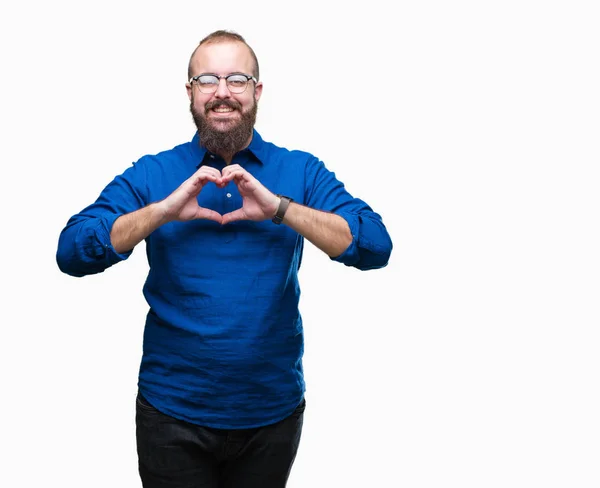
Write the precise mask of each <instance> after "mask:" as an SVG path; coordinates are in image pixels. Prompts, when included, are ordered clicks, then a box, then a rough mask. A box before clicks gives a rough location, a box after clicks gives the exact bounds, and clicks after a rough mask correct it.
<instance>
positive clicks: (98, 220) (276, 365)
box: [57, 131, 392, 429]
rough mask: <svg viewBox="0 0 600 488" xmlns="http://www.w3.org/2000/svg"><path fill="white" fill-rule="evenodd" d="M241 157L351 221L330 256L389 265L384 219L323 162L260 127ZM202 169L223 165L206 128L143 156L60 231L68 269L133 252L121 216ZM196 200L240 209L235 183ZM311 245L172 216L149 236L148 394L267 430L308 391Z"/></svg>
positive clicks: (170, 405) (282, 232)
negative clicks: (307, 254)
mask: <svg viewBox="0 0 600 488" xmlns="http://www.w3.org/2000/svg"><path fill="white" fill-rule="evenodd" d="M233 163H237V164H240V165H241V166H242V167H244V168H245V169H246V170H247V171H248V172H250V173H251V174H252V175H253V176H254V177H256V178H257V179H258V180H259V181H260V182H261V183H262V184H263V185H264V186H265V187H267V188H268V189H269V190H271V191H272V192H274V193H279V194H283V195H287V196H289V197H291V198H293V199H294V200H295V201H296V202H297V203H300V204H303V205H307V206H309V207H312V208H314V209H318V210H324V211H328V212H333V213H336V214H338V215H340V216H342V217H343V218H344V219H346V221H347V222H348V224H349V226H350V229H351V233H352V236H353V240H352V243H351V244H350V246H349V247H348V248H347V249H346V250H345V251H344V252H343V253H342V254H341V255H340V256H337V257H335V258H332V259H334V260H335V261H339V262H340V263H343V264H345V265H346V266H353V267H356V268H358V269H361V270H368V269H375V268H381V267H383V266H386V264H387V262H388V259H389V256H390V253H391V250H392V242H391V239H390V237H389V235H388V232H387V230H386V228H385V226H384V224H383V223H382V220H381V217H380V216H379V215H378V214H377V213H375V212H374V211H373V210H372V209H371V208H370V207H369V206H368V205H367V204H366V203H365V202H364V201H362V200H360V199H358V198H354V197H353V196H352V195H350V194H349V193H348V192H347V191H346V189H345V187H344V185H343V184H342V183H341V182H340V181H338V180H337V178H336V177H335V174H334V173H333V172H331V171H329V170H328V169H327V168H326V167H325V166H324V164H323V163H322V162H321V161H320V160H318V159H317V158H316V157H314V156H312V155H311V154H309V153H306V152H302V151H288V150H287V149H284V148H280V147H277V146H275V145H274V144H272V143H268V142H265V141H263V140H262V138H261V137H260V135H259V134H258V133H257V132H256V131H254V134H253V138H252V142H251V144H250V145H249V146H248V148H246V149H245V150H243V151H241V152H239V153H238V154H236V156H235V157H234V160H233ZM201 164H209V165H211V166H214V167H216V168H217V169H219V170H221V169H222V168H223V167H224V161H223V160H222V159H221V158H220V157H219V156H216V155H213V154H207V153H206V150H205V149H204V148H202V147H201V146H200V145H199V140H198V135H197V134H196V135H195V136H194V138H193V139H192V141H191V142H188V143H185V144H182V145H179V146H177V147H175V148H173V149H171V150H168V151H165V152H162V153H159V154H156V155H146V156H144V157H142V158H141V159H140V160H139V161H137V162H136V163H134V164H133V165H132V166H131V167H129V168H128V169H127V170H125V171H124V172H123V174H121V175H119V176H117V177H116V178H115V179H114V180H113V181H112V182H111V183H110V184H109V185H108V186H106V188H104V190H103V191H102V192H101V194H100V196H99V197H98V199H97V200H96V202H95V203H93V204H92V205H90V206H88V207H87V208H85V209H84V210H82V211H81V212H80V213H78V214H77V215H74V216H73V217H71V218H70V219H69V221H68V222H67V225H66V227H65V228H64V229H63V231H62V233H61V235H60V238H59V244H58V251H57V262H58V265H59V267H60V269H61V270H62V271H63V272H65V273H68V274H70V275H73V276H84V275H89V274H93V273H100V272H102V271H104V270H105V269H106V268H108V267H109V266H112V265H113V264H115V263H118V262H120V261H123V260H125V259H127V258H128V257H129V255H130V254H131V252H127V253H121V254H119V253H117V252H115V250H114V249H113V247H112V245H111V242H110V231H111V228H112V225H113V223H114V221H115V220H116V219H117V218H118V217H119V216H121V215H123V214H126V213H130V212H133V211H135V210H138V209H139V208H141V207H144V206H146V205H148V204H150V203H153V202H156V201H159V200H161V199H163V198H166V197H167V196H168V195H169V194H170V193H172V192H173V191H174V190H175V189H176V188H177V187H178V186H179V185H180V184H181V183H182V182H183V181H184V180H186V179H187V178H189V177H190V176H191V175H192V174H193V173H194V172H195V171H196V170H197V168H199V167H200V165H201ZM198 202H199V204H200V205H201V206H204V207H208V208H211V209H213V210H216V211H217V212H219V213H221V214H225V213H227V212H230V211H233V210H235V209H237V208H239V207H241V205H242V199H241V196H240V194H239V192H238V190H237V187H236V186H235V184H234V182H230V183H229V185H228V186H227V187H225V188H222V189H221V188H218V187H216V185H213V184H210V183H209V184H208V185H207V186H205V187H204V188H203V189H202V191H201V193H200V195H199V196H198ZM303 245H304V238H303V237H302V236H301V235H299V234H298V233H296V232H295V231H294V230H292V229H291V228H289V227H287V226H286V225H285V224H282V225H275V224H273V223H272V222H271V221H270V220H267V221H264V222H249V221H240V222H233V223H230V224H227V225H224V226H221V225H220V224H218V223H216V222H212V221H207V220H195V221H191V222H171V223H168V224H165V225H163V226H161V227H159V228H158V229H157V230H155V231H154V232H153V233H152V234H151V235H150V236H148V238H147V239H146V252H147V257H148V263H149V266H150V270H149V274H148V278H147V280H146V283H145V285H144V296H145V298H146V300H147V302H148V305H149V312H148V315H147V318H146V325H145V330H144V343H143V357H142V361H141V366H140V373H139V388H140V391H141V392H142V394H143V396H144V397H146V398H147V399H148V401H149V402H150V403H151V404H152V405H154V406H155V407H156V408H157V409H158V410H160V411H162V412H163V413H165V414H167V415H171V416H173V417H175V418H179V419H182V420H185V421H188V422H192V423H195V424H199V425H204V426H207V427H216V428H224V429H239V428H251V427H258V426H262V425H267V424H270V423H274V422H277V421H279V420H281V419H283V418H285V417H286V416H288V415H289V414H291V413H292V412H293V411H294V408H296V406H297V405H298V403H299V402H300V401H301V399H302V397H303V394H304V390H305V384H304V377H303V371H302V355H303V349H304V342H303V329H302V318H301V315H300V313H299V310H298V303H299V298H300V286H299V283H298V269H299V267H300V263H301V259H302V250H303Z"/></svg>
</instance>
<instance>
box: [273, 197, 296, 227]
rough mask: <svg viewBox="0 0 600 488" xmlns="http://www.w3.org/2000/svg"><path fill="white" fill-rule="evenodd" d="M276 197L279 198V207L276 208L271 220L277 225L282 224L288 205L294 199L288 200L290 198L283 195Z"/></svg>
mask: <svg viewBox="0 0 600 488" xmlns="http://www.w3.org/2000/svg"><path fill="white" fill-rule="evenodd" d="M277 197H278V198H279V205H278V206H277V210H276V212H275V215H274V216H273V218H272V219H271V220H272V222H273V223H274V224H277V225H279V224H281V223H282V222H283V218H284V217H285V213H286V212H287V209H288V207H289V205H290V203H292V202H293V201H294V199H293V198H290V197H286V196H285V195H277Z"/></svg>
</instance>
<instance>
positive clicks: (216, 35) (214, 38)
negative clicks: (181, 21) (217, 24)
mask: <svg viewBox="0 0 600 488" xmlns="http://www.w3.org/2000/svg"><path fill="white" fill-rule="evenodd" d="M227 41H230V42H231V41H233V42H241V43H242V44H244V45H245V46H246V47H247V48H248V49H249V50H250V54H251V55H252V59H253V61H254V70H253V73H252V74H253V75H254V77H255V78H256V79H257V80H259V79H260V78H259V70H258V58H257V57H256V54H255V53H254V49H252V48H251V47H250V45H249V44H248V43H247V42H246V39H244V38H243V37H242V36H241V35H239V34H238V33H237V32H234V31H231V30H217V31H214V32H212V33H211V34H209V35H207V36H206V37H205V38H204V39H202V40H201V41H200V43H199V44H198V45H197V46H196V49H194V52H193V53H192V55H191V56H190V62H189V63H188V80H189V79H190V78H191V77H192V58H193V57H194V54H196V51H197V50H198V48H199V47H200V46H202V45H203V44H211V43H216V42H227Z"/></svg>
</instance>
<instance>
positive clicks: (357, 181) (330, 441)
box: [0, 0, 600, 488]
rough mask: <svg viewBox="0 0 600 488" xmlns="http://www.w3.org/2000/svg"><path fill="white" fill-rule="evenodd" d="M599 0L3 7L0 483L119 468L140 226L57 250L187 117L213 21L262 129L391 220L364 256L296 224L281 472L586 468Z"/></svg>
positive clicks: (113, 481)
mask: <svg viewBox="0 0 600 488" xmlns="http://www.w3.org/2000/svg"><path fill="white" fill-rule="evenodd" d="M594 4H595V2H591V1H590V2H581V1H569V2H566V1H563V2H560V1H546V2H542V1H537V2H535V1H527V0H520V1H503V2H500V1H497V2H491V1H486V2H483V1H464V0H463V1H456V2H444V1H426V0H425V1H419V2H416V1H415V2H395V3H394V2H389V3H388V2H384V1H383V0H372V1H370V2H360V3H359V4H358V5H356V4H352V2H339V3H334V2H325V1H321V2H314V3H311V2H306V1H304V2H301V3H299V4H298V5H297V6H291V5H287V4H285V6H284V3H283V2H280V3H279V4H275V2H274V3H273V4H272V5H270V4H268V3H264V2H250V1H245V2H233V1H227V2H200V1H195V2H171V4H170V6H167V2H150V1H145V2H141V1H140V2H126V1H123V2H66V1H54V2H41V1H36V2H22V3H20V4H19V7H15V6H9V7H7V6H4V7H2V12H0V37H1V39H0V41H1V43H0V44H1V47H0V49H2V58H1V61H0V63H1V66H2V68H3V69H2V71H3V73H2V78H1V83H2V88H1V90H0V97H1V99H0V102H1V107H2V109H1V110H0V119H1V124H2V126H1V133H2V142H1V144H0V151H1V153H0V157H1V161H2V173H1V175H2V176H1V177H0V185H1V190H2V191H1V198H2V201H1V203H2V206H1V208H2V221H1V222H2V234H3V237H2V240H1V246H2V249H1V251H2V252H1V256H2V258H3V261H4V262H3V265H2V274H1V276H2V285H3V286H2V290H3V291H2V318H1V319H0V325H1V331H2V337H1V340H0V349H1V350H0V361H1V369H0V371H1V373H0V374H1V375H2V376H1V401H0V408H1V409H2V412H1V414H2V428H1V432H0V443H1V447H2V452H3V454H2V463H1V464H2V468H1V469H0V486H2V487H6V488H9V487H10V488H12V487H27V488H29V487H37V486H60V487H61V488H68V487H78V488H80V487H86V488H87V487H107V486H111V487H112V486H114V487H139V486H141V483H140V481H139V478H138V474H137V457H136V450H135V431H134V397H135V391H136V382H137V372H138V367H139V361H140V354H141V345H142V343H141V340H142V331H143V319H144V315H145V312H146V304H145V302H144V301H143V298H142V294H141V287H142V285H143V282H144V279H145V275H146V272H147V264H146V262H145V255H144V249H143V246H140V247H139V248H138V249H136V251H135V252H134V254H133V256H132V257H131V258H130V259H129V260H128V261H126V262H124V263H121V264H120V265H118V266H115V267H113V268H110V269H109V270H107V271H106V272H104V273H102V274H100V275H97V276H89V277H86V278H83V279H76V278H71V277H68V276H66V275H62V274H61V273H60V272H59V270H58V268H57V266H56V263H55V252H56V245H57V240H58V235H59V232H60V230H61V229H62V227H63V226H64V225H65V223H66V221H67V219H68V218H69V217H70V216H71V215H72V214H74V213H76V212H78V211H79V210H80V209H81V208H83V207H84V206H86V205H87V204H88V203H91V202H92V201H93V200H94V199H95V198H96V197H97V195H98V193H99V192H100V190H101V189H102V188H103V187H104V185H106V184H107V183H108V182H109V181H110V180H111V179H112V178H113V177H114V176H115V175H116V174H119V173H121V172H122V171H123V170H125V169H126V168H127V167H128V166H129V165H130V164H131V163H132V162H133V161H136V160H137V159H139V158H140V157H141V156H142V155H144V154H148V153H155V152H158V151H161V150H163V149H168V148H171V147H173V146H175V145H177V144H180V143H182V142H185V141H187V140H189V139H190V138H191V137H192V135H193V128H194V127H193V123H192V120H191V116H190V115H189V112H188V100H187V96H186V93H185V89H184V83H185V78H186V69H187V62H188V58H189V55H190V53H191V51H192V50H193V49H194V47H195V46H196V44H197V43H198V42H199V40H200V39H201V38H203V37H204V36H205V35H206V34H208V33H209V32H212V31H213V30H216V29H220V28H226V29H233V30H236V31H237V32H239V33H240V34H242V35H243V36H244V37H246V39H247V41H248V42H249V43H250V44H251V45H252V46H253V47H254V49H255V51H256V53H257V55H258V57H259V61H260V64H261V78H262V80H263V82H264V92H263V98H262V100H261V103H260V108H259V118H258V123H257V128H258V130H259V131H260V132H261V134H262V135H263V137H264V138H265V139H266V140H269V141H273V142H275V143H277V144H278V145H282V146H286V147H289V148H298V149H303V150H307V151H310V152H312V153H313V154H315V155H316V156H318V157H319V158H321V159H322V160H323V161H324V162H325V163H326V165H327V166H328V167H329V168H330V169H331V170H333V171H335V172H336V174H337V176H338V178H339V179H341V180H342V181H343V182H344V183H345V184H346V186H347V188H348V190H349V191H350V192H351V193H353V194H354V195H355V196H358V197H360V198H362V199H364V200H366V201H367V202H368V203H369V204H370V205H371V206H372V207H373V208H374V209H375V210H376V211H377V212H379V213H380V214H381V215H382V216H383V218H384V222H385V223H386V225H387V227H388V230H389V232H390V234H391V236H392V239H393V241H394V251H393V253H392V258H391V260H390V264H389V266H388V267H387V268H384V269H381V270H376V271H368V272H360V271H358V270H355V269H351V268H346V267H344V266H342V265H340V264H338V263H333V262H330V261H329V259H328V258H327V257H326V256H325V255H323V254H321V253H320V252H319V251H317V250H315V248H313V247H312V246H311V245H310V244H308V245H307V249H306V253H305V256H304V262H303V267H302V270H301V284H302V290H303V291H302V300H301V311H302V313H303V316H304V323H305V332H306V355H305V360H304V365H305V371H306V381H307V393H306V398H307V410H306V414H305V428H304V432H303V438H302V442H301V446H300V449H299V453H298V457H297V460H296V463H295V465H294V467H293V470H292V475H291V477H290V481H289V484H288V486H289V487H290V488H300V487H302V488H305V487H375V486H377V487H407V488H425V487H427V488H443V487H455V486H456V487H460V488H467V487H469V488H470V487H473V488H481V487H485V488H488V487H489V488H491V487H503V488H504V487H511V488H515V487H524V488H530V487H544V488H547V487H569V488H571V487H577V488H587V487H595V488H597V487H598V486H600V466H599V461H598V457H599V456H600V415H599V412H600V394H599V388H598V380H599V374H598V373H599V371H600V369H599V366H600V364H599V363H600V359H599V358H600V355H599V353H598V346H599V339H600V333H599V332H598V327H599V326H600V320H599V319H600V311H599V306H598V296H599V293H600V259H599V250H600V232H599V209H600V201H599V200H600V198H599V191H598V190H599V187H600V181H599V176H600V170H599V167H598V164H599V152H600V151H599V147H598V145H599V144H598V142H599V129H600V115H599V114H600V98H599V90H598V87H599V86H600V75H599V68H598V60H599V59H600V58H599V52H598V51H599V49H598V46H600V39H599V35H598V24H599V20H600V19H599V16H598V13H597V12H596V11H594V9H593V6H594ZM392 7H393V10H391V9H392Z"/></svg>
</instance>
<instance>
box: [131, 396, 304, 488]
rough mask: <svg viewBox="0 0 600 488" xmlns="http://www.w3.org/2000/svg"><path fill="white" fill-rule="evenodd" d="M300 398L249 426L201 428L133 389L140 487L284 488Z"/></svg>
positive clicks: (293, 452)
mask: <svg viewBox="0 0 600 488" xmlns="http://www.w3.org/2000/svg"><path fill="white" fill-rule="evenodd" d="M305 405H306V402H305V400H302V402H300V404H299V405H298V407H297V408H296V410H295V411H294V413H292V415H290V416H289V417H287V418H285V419H283V420H282V421H280V422H277V423H276V424H272V425H267V426H265V427H259V428H255V429H239V430H225V429H213V428H209V427H201V426H198V425H194V424H190V423H188V422H184V421H182V420H178V419H174V418H172V417H170V416H168V415H164V414H163V413H161V412H159V411H158V410H156V409H155V408H154V407H153V406H152V405H150V404H149V403H148V402H147V401H146V399H145V398H144V397H143V396H142V395H141V394H139V393H138V397H137V400H136V437H137V450H138V460H139V470H140V477H141V479H142V484H143V486H144V488H167V487H168V488H258V487H260V488H284V487H285V485H286V483H287V479H288V476H289V474H290V470H291V468H292V464H293V463H294V459H295V458H296V452H297V451H298V445H299V443H300V434H301V431H302V420H303V416H304V408H305Z"/></svg>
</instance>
